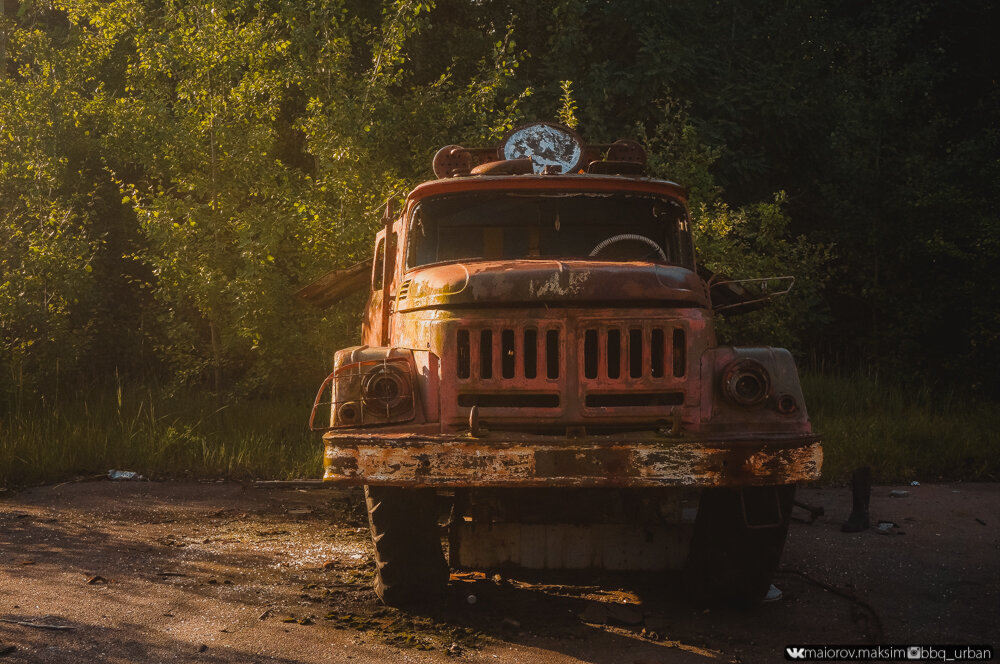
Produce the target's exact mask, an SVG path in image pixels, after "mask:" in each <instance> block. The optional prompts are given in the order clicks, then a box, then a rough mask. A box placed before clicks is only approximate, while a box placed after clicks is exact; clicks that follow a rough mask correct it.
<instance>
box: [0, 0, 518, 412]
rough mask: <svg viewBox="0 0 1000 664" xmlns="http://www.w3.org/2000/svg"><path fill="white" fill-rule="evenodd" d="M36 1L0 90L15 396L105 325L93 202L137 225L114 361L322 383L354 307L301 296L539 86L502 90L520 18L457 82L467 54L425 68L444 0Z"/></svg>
mask: <svg viewBox="0 0 1000 664" xmlns="http://www.w3.org/2000/svg"><path fill="white" fill-rule="evenodd" d="M26 8H27V10H26V12H25V13H24V14H23V15H22V16H21V17H20V18H18V19H10V18H5V19H4V21H5V24H4V34H5V35H7V34H9V35H11V38H10V39H9V40H7V41H5V44H6V46H5V48H6V56H7V60H8V62H12V63H17V65H18V67H19V69H18V75H17V76H14V77H10V78H6V79H3V80H2V81H0V85H2V86H3V89H2V90H3V95H2V97H3V102H2V105H0V127H2V129H3V132H2V133H3V135H4V136H3V137H0V141H6V143H5V144H4V154H5V155H9V156H8V157H7V158H6V160H5V163H4V165H3V171H2V172H0V190H2V191H3V192H5V194H7V195H5V213H6V221H5V224H4V228H3V232H4V234H5V235H4V239H6V240H8V241H7V242H5V243H4V249H3V261H4V263H3V265H4V284H3V286H2V289H0V325H2V326H3V329H4V343H5V344H9V346H8V348H7V349H5V350H9V355H8V354H5V356H7V357H10V358H11V359H9V360H8V364H9V366H8V367H6V369H7V371H5V374H6V375H9V376H14V377H15V379H14V380H13V383H17V382H18V381H20V380H21V379H20V376H21V374H22V370H24V372H26V373H27V374H28V375H30V376H34V377H38V376H41V377H44V376H46V375H47V374H52V373H53V368H54V367H57V366H59V365H58V364H57V363H56V362H55V360H57V359H60V358H62V361H63V365H62V366H63V367H64V370H65V373H66V374H71V373H72V370H73V368H74V363H75V362H77V361H82V360H83V358H86V357H87V354H88V351H89V350H92V349H93V343H91V339H92V337H93V336H94V333H93V329H92V328H93V327H94V325H95V320H96V321H97V323H100V322H101V321H102V320H106V319H107V318H109V316H108V313H109V312H107V311H101V306H100V299H101V298H100V297H98V296H97V295H95V294H94V291H95V290H97V289H100V288H101V287H102V286H106V285H107V283H108V282H109V281H112V280H111V279H106V280H105V282H104V283H99V282H97V281H96V276H98V275H92V274H91V272H92V270H93V267H92V263H93V262H94V256H95V255H96V254H97V252H98V251H99V249H100V246H101V242H102V240H103V239H104V237H105V235H107V234H108V233H107V232H105V229H104V228H103V227H102V225H104V224H105V222H104V221H103V219H102V218H99V216H98V214H97V213H99V212H100V211H101V210H100V209H97V208H96V207H95V200H97V203H99V205H100V206H103V208H104V209H108V208H111V209H113V212H114V215H117V217H118V218H125V222H124V225H127V226H128V228H129V229H130V231H129V233H128V237H127V238H125V239H122V238H119V240H120V241H116V242H115V243H113V246H112V247H109V248H108V250H107V252H106V255H105V256H104V257H105V258H106V259H107V260H106V263H108V266H107V267H108V270H109V271H110V272H113V273H116V274H119V275H120V274H128V275H130V276H129V278H128V279H127V282H126V283H125V289H126V290H128V293H127V296H128V297H129V298H130V299H131V300H133V301H134V302H135V303H136V304H137V305H138V308H139V309H140V310H141V311H142V318H141V326H142V331H141V333H140V335H139V337H140V338H139V339H136V340H133V341H134V342H135V344H136V346H138V348H137V347H132V348H129V349H118V350H119V353H118V357H112V358H102V359H105V360H109V361H108V362H107V364H104V365H103V367H104V368H109V365H110V368H113V367H115V366H118V364H119V362H127V361H128V354H127V353H122V351H123V350H126V351H130V352H131V355H133V356H135V355H143V354H144V353H145V354H148V352H149V351H148V350H146V349H150V350H151V351H152V355H153V356H154V357H155V359H156V360H157V361H158V363H159V364H160V365H161V366H163V367H165V368H166V369H167V370H168V371H169V372H170V376H171V382H172V384H174V385H176V386H180V385H184V384H207V385H209V386H211V387H212V388H213V389H214V390H215V391H217V392H218V391H223V390H227V389H236V390H238V391H241V392H246V391H260V390H263V389H284V388H286V387H287V386H289V385H294V384H299V383H301V381H302V376H303V375H305V376H313V377H314V376H316V374H317V372H318V371H321V370H322V367H323V366H324V365H325V364H327V361H328V360H324V359H323V358H324V357H329V355H330V354H331V352H332V350H333V349H335V348H337V347H340V346H343V345H345V344H346V343H349V342H350V341H353V340H354V337H356V334H357V333H356V329H357V327H356V326H357V324H358V310H359V309H360V307H359V306H358V304H359V303H357V302H354V303H348V305H350V304H353V310H351V309H348V308H347V306H346V305H345V307H344V308H343V309H340V310H337V311H332V312H326V313H317V312H315V311H311V310H307V309H305V308H304V307H303V306H302V305H300V304H298V303H297V302H295V301H294V300H293V298H292V297H291V294H292V293H294V291H295V290H296V289H297V288H298V287H299V286H301V285H302V284H304V283H306V282H308V281H309V280H310V279H312V278H314V277H315V276H317V275H319V274H322V273H323V272H325V271H327V270H329V269H330V268H331V267H334V266H336V265H338V264H339V265H346V264H350V263H351V262H355V261H357V260H361V259H363V258H364V257H365V256H367V255H368V254H369V252H370V242H371V234H372V231H373V230H374V229H375V228H376V227H377V226H378V224H379V219H380V211H379V210H380V208H381V206H382V205H383V203H384V201H385V200H386V198H387V197H389V196H396V197H398V196H401V195H402V194H403V193H405V192H406V191H407V190H408V189H409V188H411V187H412V186H413V185H414V184H416V183H417V182H418V181H419V180H422V179H424V177H425V173H426V171H427V170H428V164H429V162H430V156H431V155H432V154H433V152H434V150H436V149H437V148H438V147H440V145H442V144H444V143H449V142H455V141H456V140H470V141H471V142H473V143H480V142H481V141H487V142H491V141H495V140H496V139H497V138H498V137H499V135H501V134H502V133H503V132H504V131H506V130H507V129H509V128H510V127H512V126H513V125H514V121H515V117H516V115H517V113H518V104H519V102H520V100H521V99H523V98H525V97H526V96H527V95H528V94H530V91H528V90H525V89H523V88H522V89H521V90H520V91H519V92H516V91H514V92H512V90H511V89H510V86H509V84H508V83H509V81H510V79H511V77H512V76H513V75H514V72H515V70H516V68H517V66H518V56H517V50H516V45H515V43H514V41H513V39H512V36H511V33H510V29H509V28H508V27H504V28H503V30H504V32H503V34H502V35H500V36H499V37H500V38H499V39H496V40H495V41H494V39H493V37H494V36H495V35H490V34H488V33H484V34H483V35H481V37H480V39H479V41H478V43H476V44H475V46H476V47H477V48H478V50H477V52H476V56H477V57H476V59H474V62H475V65H474V66H473V67H471V68H470V67H469V66H468V65H467V64H465V63H463V67H462V69H463V71H462V73H461V75H459V74H458V72H457V69H458V65H457V60H456V61H455V62H453V63H451V64H450V65H448V66H447V67H446V68H445V70H444V71H426V70H422V69H421V68H419V67H411V66H409V64H410V62H411V55H412V54H411V51H412V52H419V51H420V50H421V49H423V48H424V45H423V43H422V42H421V40H422V39H424V40H426V39H430V40H431V41H433V37H432V36H425V31H426V30H427V29H428V28H429V26H431V25H432V20H436V19H437V18H440V14H436V13H435V6H434V5H433V3H426V2H424V3H414V2H406V1H392V2H389V1H387V2H385V3H383V4H382V5H381V6H380V7H379V8H378V10H377V11H372V7H371V6H370V5H367V4H364V3H361V4H357V5H356V6H355V5H352V4H351V3H344V2H335V1H329V2H327V1H323V0H316V1H314V2H276V3H271V4H270V5H268V6H260V5H258V4H257V3H250V2H245V1H243V0H217V1H216V2H213V3H211V4H203V3H170V4H164V5H159V4H148V3H144V2H140V1H138V0H115V1H114V2H109V3H102V2H95V1H93V0H65V2H62V3H60V5H59V6H58V8H57V9H49V8H37V7H34V6H31V5H26ZM432 17H433V18H432ZM466 55H468V53H466ZM109 185H110V186H109ZM15 201H16V202H17V203H16V204H14V202H15ZM119 235H121V233H119ZM113 251H117V252H119V253H118V254H117V256H115V255H114V254H112V253H111V252H113ZM104 276H107V275H104ZM88 298H89V299H88ZM109 299H110V298H109ZM119 313H120V312H119ZM102 315H103V318H102ZM119 322H121V321H119ZM43 346H44V347H45V348H43ZM145 364H147V365H148V364H149V362H148V358H147V361H146V362H145ZM100 368H101V366H93V367H91V369H92V371H93V372H96V371H98V370H99V369H100ZM7 384H8V385H10V384H12V381H7Z"/></svg>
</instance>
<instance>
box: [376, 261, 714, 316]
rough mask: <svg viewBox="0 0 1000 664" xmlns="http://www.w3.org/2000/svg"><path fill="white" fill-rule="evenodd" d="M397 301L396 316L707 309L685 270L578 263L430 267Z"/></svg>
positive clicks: (416, 274)
mask: <svg viewBox="0 0 1000 664" xmlns="http://www.w3.org/2000/svg"><path fill="white" fill-rule="evenodd" d="M396 300H397V301H396V311H410V310H414V309H425V308H429V307H439V306H455V305H459V306H461V305H483V304H494V305H513V306H525V305H528V306H530V305H532V304H537V303H548V304H552V303H573V304H578V303H581V302H601V303H618V302H621V303H630V304H633V303H637V302H645V303H650V304H653V303H655V304H661V305H663V304H669V305H673V306H689V307H704V308H709V307H710V304H709V299H708V294H707V293H706V290H705V285H704V283H703V282H702V281H701V279H700V278H699V277H698V275H697V274H696V273H695V272H693V271H692V270H689V269H687V268H683V267H677V266H671V265H657V264H654V263H646V262H620V261H616V262H605V261H581V260H573V261H557V260H517V261H475V262H462V263H447V264H440V265H431V266H428V267H423V268H418V269H416V270H412V271H410V272H409V273H407V274H406V276H405V278H404V280H403V282H402V283H401V284H400V287H399V288H398V290H397V293H396Z"/></svg>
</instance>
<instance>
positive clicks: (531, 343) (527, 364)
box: [521, 330, 538, 379]
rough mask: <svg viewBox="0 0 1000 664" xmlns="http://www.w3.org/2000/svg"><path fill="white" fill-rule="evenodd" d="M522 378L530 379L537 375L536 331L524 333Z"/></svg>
mask: <svg viewBox="0 0 1000 664" xmlns="http://www.w3.org/2000/svg"><path fill="white" fill-rule="evenodd" d="M521 356H522V357H523V358H524V377H525V378H528V379H531V378H534V377H535V376H537V375H538V330H525V331H524V346H523V350H522V351H521Z"/></svg>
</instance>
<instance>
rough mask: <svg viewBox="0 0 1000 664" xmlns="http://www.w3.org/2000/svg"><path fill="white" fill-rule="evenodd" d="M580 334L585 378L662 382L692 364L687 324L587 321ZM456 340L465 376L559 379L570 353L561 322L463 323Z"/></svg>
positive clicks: (458, 372)
mask: <svg viewBox="0 0 1000 664" xmlns="http://www.w3.org/2000/svg"><path fill="white" fill-rule="evenodd" d="M571 332H572V330H571ZM568 336H573V335H568ZM578 336H579V337H580V338H581V340H580V342H579V346H578V348H577V361H578V363H579V365H580V378H581V379H582V380H583V382H584V383H588V382H593V381H597V382H601V383H607V382H612V383H614V382H617V381H622V382H625V383H636V382H641V383H658V382H660V381H658V380H657V379H664V380H665V381H673V380H674V379H677V378H684V374H685V372H686V370H687V333H686V332H685V330H684V328H683V327H670V326H657V325H650V324H646V323H636V324H633V325H623V326H618V325H603V324H595V323H592V322H585V323H583V324H582V325H581V326H580V329H579V331H578ZM455 340H456V349H457V358H456V362H455V374H456V376H457V377H458V378H459V379H461V380H469V379H475V380H477V381H504V380H513V379H519V380H524V381H527V382H531V381H534V380H556V379H558V378H559V373H560V370H561V364H562V361H563V358H564V356H565V349H564V348H563V343H564V342H563V339H562V334H561V330H560V329H558V328H548V329H546V328H545V327H541V326H539V327H527V328H523V329H516V328H513V327H502V328H498V329H494V328H470V327H462V328H459V329H458V331H457V334H456V339H455ZM567 342H568V340H567Z"/></svg>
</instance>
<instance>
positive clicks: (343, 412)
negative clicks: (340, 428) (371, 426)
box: [336, 401, 361, 425]
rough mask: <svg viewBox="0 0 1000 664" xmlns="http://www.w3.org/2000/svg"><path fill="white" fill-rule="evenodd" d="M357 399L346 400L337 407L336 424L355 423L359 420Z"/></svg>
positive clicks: (359, 411) (359, 412)
mask: <svg viewBox="0 0 1000 664" xmlns="http://www.w3.org/2000/svg"><path fill="white" fill-rule="evenodd" d="M359 406H360V404H358V402H357V401H348V402H347V403H342V404H340V405H339V406H338V407H337V419H336V421H337V424H341V425H347V424H357V423H358V422H360V421H361V408H359Z"/></svg>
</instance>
